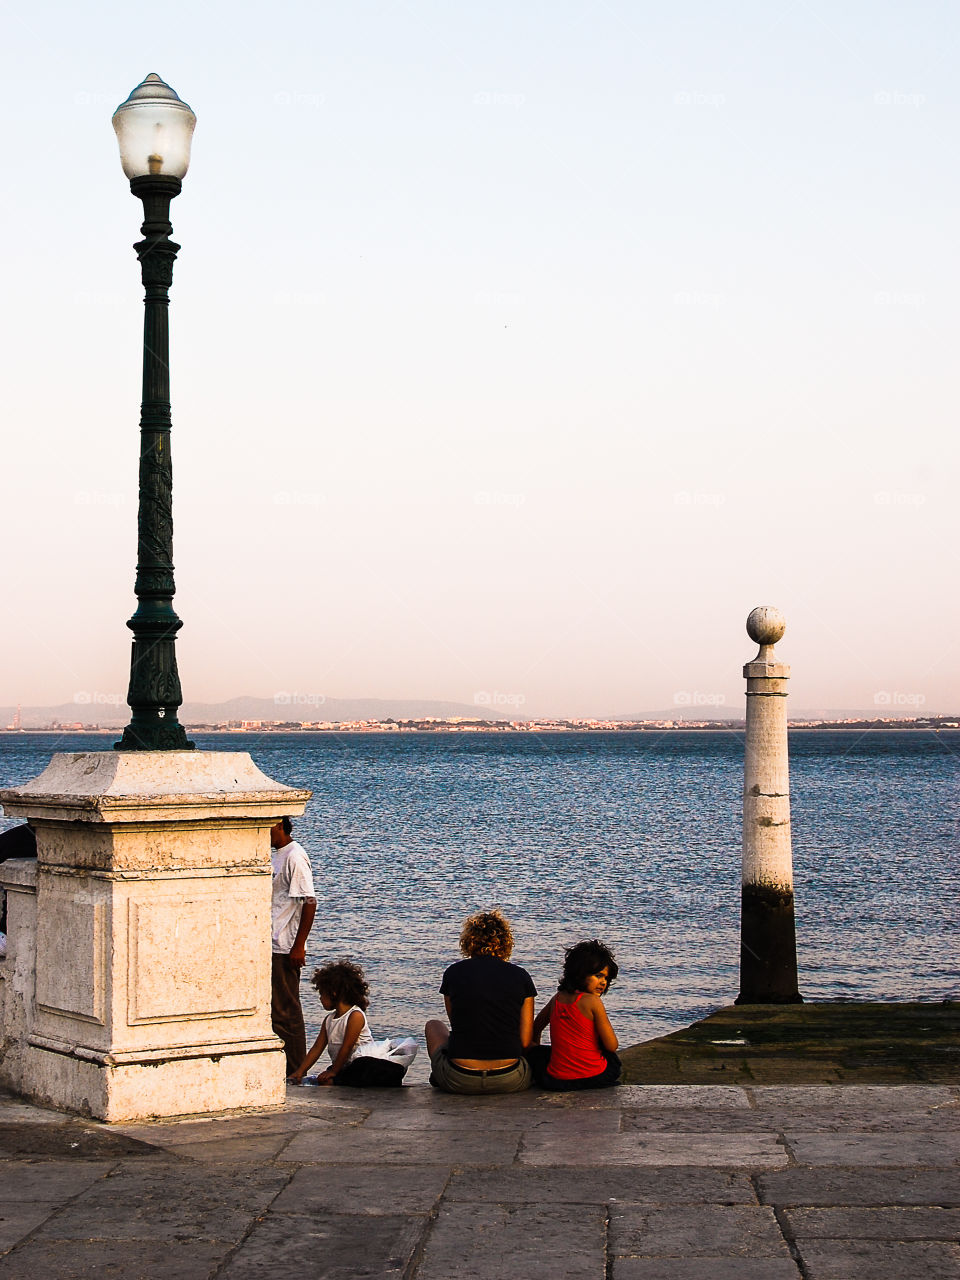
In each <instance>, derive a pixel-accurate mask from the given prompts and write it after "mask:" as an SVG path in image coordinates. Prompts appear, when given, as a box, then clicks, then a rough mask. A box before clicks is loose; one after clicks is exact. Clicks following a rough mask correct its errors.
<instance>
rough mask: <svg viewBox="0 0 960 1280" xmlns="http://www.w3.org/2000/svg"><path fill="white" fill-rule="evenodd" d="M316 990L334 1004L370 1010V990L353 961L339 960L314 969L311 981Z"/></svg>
mask: <svg viewBox="0 0 960 1280" xmlns="http://www.w3.org/2000/svg"><path fill="white" fill-rule="evenodd" d="M311 982H312V984H313V986H314V987H315V988H316V990H317V991H318V992H319V993H320V994H322V995H325V996H327V997H329V999H330V1000H332V1002H333V1003H334V1004H340V1003H341V1001H342V1002H343V1003H344V1004H355V1005H356V1006H357V1008H358V1009H369V1007H370V1001H369V999H368V997H369V995H370V988H369V986H368V985H367V980H366V978H365V977H364V976H363V970H362V969H361V968H360V966H359V965H358V964H354V963H353V961H352V960H337V961H335V962H334V963H333V964H325V965H324V966H323V967H322V968H321V969H314V971H313V978H312V979H311Z"/></svg>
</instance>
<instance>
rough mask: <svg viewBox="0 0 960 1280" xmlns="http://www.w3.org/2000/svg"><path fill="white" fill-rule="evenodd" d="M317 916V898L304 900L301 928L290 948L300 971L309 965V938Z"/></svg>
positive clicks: (291, 955)
mask: <svg viewBox="0 0 960 1280" xmlns="http://www.w3.org/2000/svg"><path fill="white" fill-rule="evenodd" d="M316 914H317V900H316V898H304V900H303V907H302V909H301V911H300V926H299V928H298V929H297V936H296V937H295V938H294V940H293V946H292V947H291V948H290V959H291V960H292V961H293V963H294V964H295V965H296V966H297V967H298V968H299V969H302V968H303V966H304V965H305V964H306V963H307V954H306V946H307V936H308V934H309V933H310V930H311V929H312V928H313V918H314V916H315V915H316Z"/></svg>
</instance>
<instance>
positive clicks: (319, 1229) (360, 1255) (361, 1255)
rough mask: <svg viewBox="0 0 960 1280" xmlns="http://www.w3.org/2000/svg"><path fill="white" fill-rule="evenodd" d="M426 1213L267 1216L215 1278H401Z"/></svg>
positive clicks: (251, 1279) (422, 1229)
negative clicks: (411, 1215)
mask: <svg viewBox="0 0 960 1280" xmlns="http://www.w3.org/2000/svg"><path fill="white" fill-rule="evenodd" d="M426 1221H427V1220H426V1218H423V1217H408V1216H405V1215H400V1214H395V1215H392V1216H391V1215H387V1214H384V1215H383V1216H381V1217H377V1218H371V1217H361V1216H359V1215H353V1216H349V1215H345V1214H344V1215H341V1214H335V1213H323V1214H310V1215H309V1216H306V1217H301V1218H294V1217H291V1216H290V1215H288V1214H283V1215H277V1216H271V1217H268V1218H267V1219H266V1220H265V1221H263V1222H258V1223H257V1225H256V1226H255V1227H254V1229H253V1231H252V1232H251V1233H250V1235H249V1236H248V1237H247V1239H246V1240H245V1241H244V1242H243V1248H242V1249H240V1250H238V1251H237V1252H236V1253H234V1255H233V1256H232V1257H231V1258H230V1260H229V1261H228V1262H227V1264H226V1266H225V1267H224V1268H223V1269H222V1270H221V1271H218V1272H217V1280H277V1277H291V1278H296V1277H300V1276H309V1277H316V1278H317V1280H321V1278H322V1280H386V1278H387V1277H397V1278H398V1280H399V1278H400V1277H404V1276H405V1275H406V1274H407V1269H408V1267H409V1266H410V1264H411V1261H412V1259H413V1256H414V1253H415V1252H416V1251H417V1249H418V1247H419V1245H420V1241H421V1237H422V1236H423V1233H424V1230H425V1228H426Z"/></svg>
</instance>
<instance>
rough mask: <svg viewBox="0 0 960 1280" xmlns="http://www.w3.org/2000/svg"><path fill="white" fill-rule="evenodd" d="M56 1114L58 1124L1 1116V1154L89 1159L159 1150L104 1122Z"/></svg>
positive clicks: (153, 1152) (149, 1153)
mask: <svg viewBox="0 0 960 1280" xmlns="http://www.w3.org/2000/svg"><path fill="white" fill-rule="evenodd" d="M54 1114H55V1115H57V1116H58V1119H59V1121H60V1123H59V1124H57V1123H51V1122H50V1121H49V1120H46V1119H44V1120H41V1121H39V1122H34V1121H32V1120H26V1119H25V1120H23V1121H21V1122H9V1121H7V1122H4V1121H3V1119H2V1118H0V1157H2V1158H3V1159H4V1160H11V1159H13V1158H15V1157H17V1156H60V1157H62V1158H65V1159H73V1160H89V1159H98V1158H99V1159H102V1158H108V1159H109V1158H110V1157H114V1158H119V1157H120V1156H124V1155H138V1156H150V1155H156V1154H157V1149H156V1148H155V1147H153V1146H151V1145H150V1144H149V1143H145V1142H140V1141H138V1140H137V1139H136V1138H128V1137H127V1136H126V1135H125V1134H120V1133H115V1132H113V1130H111V1129H110V1128H109V1127H107V1126H105V1125H94V1124H92V1123H85V1124H81V1123H80V1122H78V1121H76V1120H73V1119H72V1118H71V1119H66V1117H64V1116H63V1115H61V1114H60V1113H57V1112H55V1113H54Z"/></svg>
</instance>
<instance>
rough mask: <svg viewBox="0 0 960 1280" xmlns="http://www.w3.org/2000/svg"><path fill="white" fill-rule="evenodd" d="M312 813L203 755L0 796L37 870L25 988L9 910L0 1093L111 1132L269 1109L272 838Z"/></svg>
mask: <svg viewBox="0 0 960 1280" xmlns="http://www.w3.org/2000/svg"><path fill="white" fill-rule="evenodd" d="M309 797H310V792H309V791H297V790H294V789H292V788H290V787H284V786H281V785H279V784H277V783H275V782H273V781H271V780H270V779H269V778H267V777H266V776H265V775H264V774H262V773H261V772H260V770H259V769H258V768H257V767H256V766H255V765H254V763H253V761H252V760H251V759H250V757H249V756H248V755H247V754H246V753H240V752H197V751H182V752H181V751H158V752H152V751H151V752H113V751H112V752H89V753H81V754H76V755H58V756H54V758H53V760H52V761H51V763H50V764H49V766H48V767H47V768H46V770H45V771H44V772H43V773H42V774H41V775H40V776H39V777H38V778H35V779H34V780H33V781H32V782H29V783H27V784H26V786H24V787H20V788H18V789H16V790H10V791H4V792H0V801H2V803H3V806H4V810H5V812H6V813H7V815H8V816H10V817H18V818H26V819H28V820H29V821H30V822H31V824H32V825H33V826H34V828H35V830H36V833H37V855H38V856H37V865H36V898H35V913H36V914H35V926H34V927H35V947H36V960H35V970H34V972H35V979H34V988H33V991H32V992H29V991H26V989H25V988H26V985H27V984H26V980H25V978H24V976H23V971H24V966H25V962H26V960H27V957H26V956H25V948H27V949H28V948H29V944H30V939H29V926H30V923H31V910H30V909H23V910H20V911H19V912H18V911H17V904H16V902H14V903H13V906H14V910H13V912H12V921H11V952H12V957H13V958H14V966H15V967H14V970H13V971H10V970H7V977H6V981H5V982H4V988H5V994H4V1003H5V1006H7V1005H9V1006H10V1009H9V1014H8V1012H7V1009H6V1008H5V1012H4V1018H5V1027H4V1034H5V1042H6V1043H5V1052H4V1056H3V1058H2V1061H0V1083H2V1084H4V1085H5V1086H6V1087H8V1088H12V1089H14V1090H15V1091H17V1092H19V1093H23V1094H26V1095H27V1096H28V1097H31V1098H34V1099H36V1100H38V1101H42V1102H46V1103H49V1104H52V1105H54V1106H58V1107H64V1108H67V1109H70V1110H74V1111H79V1112H82V1113H83V1114H87V1115H92V1116H95V1117H97V1118H98V1119H102V1120H111V1121H121V1120H133V1119H140V1118H144V1117H149V1116H169V1115H182V1114H186V1113H192V1112H210V1111H222V1110H227V1109H232V1108H237V1107H263V1106H273V1105H280V1104H281V1103H282V1102H283V1098H284V1087H285V1086H284V1075H285V1069H284V1055H283V1051H282V1048H281V1045H280V1041H279V1040H278V1039H277V1038H276V1037H275V1036H274V1035H273V1031H272V1029H271V1025H270V887H271V870H270V857H269V854H270V839H269V829H270V827H271V826H272V825H273V824H274V823H275V822H276V821H277V820H278V819H279V818H280V817H282V816H285V815H289V816H295V815H298V814H300V813H302V812H303V809H304V806H305V804H306V801H307V800H308V799H309ZM18 865H20V864H18ZM24 874H26V873H24ZM27 878H28V879H29V876H27ZM29 888H30V887H29V886H28V885H27V884H26V883H25V884H24V885H23V892H22V893H21V894H20V895H16V894H15V898H16V897H19V896H22V897H23V898H24V902H26V900H27V899H26V894H27V893H29ZM7 963H9V961H8V962H7ZM11 982H14V983H15V984H18V985H19V995H18V994H17V992H16V990H15V989H14V987H13V986H11ZM18 1001H19V1003H18ZM18 1019H19V1023H20V1024H21V1025H20V1026H19V1028H18V1026H17V1021H18ZM7 1024H9V1025H7ZM11 1032H12V1033H13V1036H14V1040H15V1043H14V1044H11V1043H10V1033H11Z"/></svg>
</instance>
